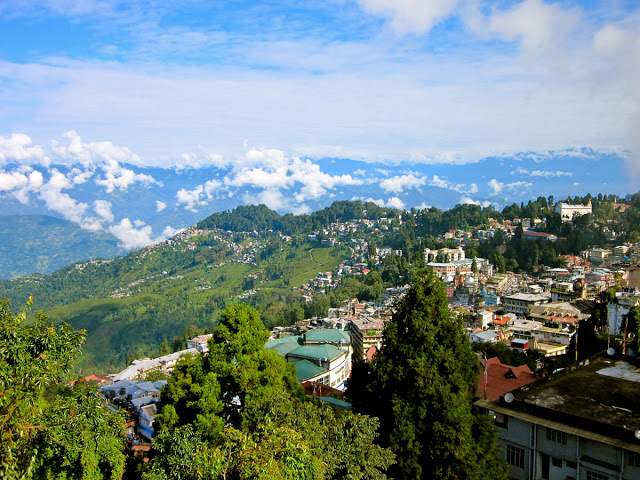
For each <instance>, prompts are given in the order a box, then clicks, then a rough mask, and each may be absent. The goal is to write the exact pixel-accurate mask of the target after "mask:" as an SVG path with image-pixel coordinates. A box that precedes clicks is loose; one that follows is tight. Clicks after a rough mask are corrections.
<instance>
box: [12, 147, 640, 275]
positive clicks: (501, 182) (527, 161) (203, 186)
mask: <svg viewBox="0 0 640 480" xmlns="http://www.w3.org/2000/svg"><path fill="white" fill-rule="evenodd" d="M54 160H55V159H54ZM635 191H637V185H636V184H633V182H632V181H631V179H630V177H629V174H628V171H627V165H626V161H625V158H624V156H623V155H618V154H613V153H606V152H598V151H595V150H592V149H588V148H583V149H569V150H563V151H558V152H543V153H537V152H525V153H520V154H517V155H511V156H506V155H503V156H494V157H489V158H484V159H482V160H480V161H478V162H475V163H466V164H455V163H437V164H424V163H409V162H405V163H399V164H393V165H390V164H384V163H366V162H362V161H357V160H350V159H338V158H325V159H320V160H311V159H301V158H296V157H291V158H290V157H287V156H285V155H284V154H283V153H282V152H279V151H277V150H251V151H249V152H247V153H246V157H245V158H239V159H234V160H233V161H230V160H225V161H222V160H221V161H219V162H217V163H214V164H208V165H205V166H198V167H197V168H196V167H187V168H159V167H141V166H135V165H129V164H125V163H119V162H118V161H117V159H113V158H102V157H95V158H91V159H89V160H87V159H84V160H82V161H80V160H78V161H77V163H74V164H68V163H67V164H55V163H52V164H46V165H43V164H35V163H34V164H31V165H25V164H24V163H20V162H13V163H11V159H8V160H7V161H5V163H4V164H1V163H0V212H7V213H9V212H10V213H12V214H15V215H51V216H55V217H58V218H63V219H65V220H68V221H69V222H72V223H73V224H76V225H79V226H81V227H82V228H83V229H84V230H88V231H93V232H103V233H107V234H110V235H112V236H114V237H116V238H117V240H118V242H117V243H118V245H119V246H120V247H121V248H122V251H130V250H134V249H136V248H140V247H143V246H146V245H149V244H152V243H155V242H158V241H162V240H164V239H166V238H169V237H170V236H171V235H173V234H174V233H175V232H177V231H178V230H180V229H182V228H186V227H188V226H191V225H194V224H195V223H196V222H198V221H199V220H201V219H203V218H205V217H206V216H207V215H210V214H212V213H215V212H223V211H228V210H231V209H233V208H235V207H237V206H238V205H249V204H254V205H257V204H264V205H266V206H268V207H269V208H270V209H272V210H274V211H276V212H278V213H279V214H285V213H289V212H290V213H294V214H303V213H306V214H310V213H311V212H314V211H318V210H320V209H322V208H324V207H327V206H329V205H330V204H331V203H332V202H334V201H336V200H362V201H369V202H373V203H375V204H377V205H379V206H381V207H391V208H398V209H411V208H417V209H423V208H425V207H431V206H434V207H437V208H440V209H449V208H452V207H453V206H455V205H456V204H464V203H474V204H479V205H483V206H489V205H491V206H492V207H494V208H496V209H500V210H501V209H502V208H504V207H505V206H507V205H510V204H512V203H517V204H520V203H521V202H525V203H526V202H527V201H528V200H530V199H535V198H537V197H538V196H544V197H545V198H547V197H550V196H554V197H555V201H558V200H562V199H563V198H566V197H567V196H577V195H579V196H583V195H586V194H587V193H592V194H596V193H608V194H617V195H624V194H627V193H630V192H631V193H634V192H635ZM7 221H8V220H7ZM7 228H9V229H10V230H16V228H17V225H13V226H9V227H7ZM40 228H41V232H44V230H43V229H44V228H46V225H41V226H40ZM53 235H54V236H55V234H53ZM102 238H104V239H107V238H111V239H112V237H109V235H107V236H106V237H102ZM107 243H108V242H107ZM79 245H82V242H80V243H79ZM94 245H95V246H96V247H99V248H97V249H95V250H93V249H89V250H79V251H77V252H73V249H71V248H69V246H68V245H64V243H62V242H59V241H55V240H53V241H52V242H51V247H50V248H51V249H52V250H50V252H51V253H48V254H43V255H40V253H41V252H42V250H40V251H38V250H37V249H36V250H29V251H27V250H25V248H24V245H23V244H22V243H21V242H18V241H16V242H13V241H12V242H11V243H10V246H9V245H5V249H4V255H5V256H6V257H8V258H15V259H26V257H30V258H29V262H31V263H27V264H25V265H24V266H21V267H20V268H16V267H14V266H11V267H8V266H7V265H5V264H3V266H2V269H3V270H4V271H5V272H10V273H5V274H3V276H5V277H7V276H10V275H15V274H19V273H30V271H35V270H41V271H44V272H47V271H51V268H55V267H49V266H48V265H46V264H43V263H42V262H43V261H44V260H43V259H39V257H52V258H54V257H57V256H58V255H61V256H62V255H63V254H62V253H54V247H55V246H59V247H63V248H64V249H65V250H66V252H65V253H64V254H65V255H66V254H72V255H71V256H70V257H64V258H68V259H69V261H75V260H81V259H84V258H88V257H97V256H102V255H105V256H113V255H116V254H118V251H117V250H114V249H111V250H108V249H105V248H102V247H101V246H100V245H101V244H100V242H98V243H95V242H93V241H91V242H88V244H87V246H88V247H93V246H94ZM76 253H77V254H76ZM22 261H26V260H20V262H22ZM61 261H62V260H61ZM12 265H13V264H12ZM56 265H58V266H59V265H60V264H59V263H57V264H56ZM31 269H34V270H31Z"/></svg>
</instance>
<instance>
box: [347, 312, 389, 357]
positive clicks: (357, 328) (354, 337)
mask: <svg viewBox="0 0 640 480" xmlns="http://www.w3.org/2000/svg"><path fill="white" fill-rule="evenodd" d="M385 323H386V322H385V321H383V320H377V319H373V318H370V317H357V318H355V317H354V318H351V319H349V323H348V325H347V327H348V331H349V334H350V335H351V346H352V347H353V358H354V360H356V359H357V360H366V354H367V351H368V350H369V349H370V348H371V347H374V346H375V347H376V348H377V349H378V350H380V348H382V341H383V336H382V331H383V330H384V325H385Z"/></svg>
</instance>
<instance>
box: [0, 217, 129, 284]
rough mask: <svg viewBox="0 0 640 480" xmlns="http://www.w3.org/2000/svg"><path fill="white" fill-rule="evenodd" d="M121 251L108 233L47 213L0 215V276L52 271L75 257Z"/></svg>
mask: <svg viewBox="0 0 640 480" xmlns="http://www.w3.org/2000/svg"><path fill="white" fill-rule="evenodd" d="M17 232H19V234H17ZM17 253H18V254H17ZM120 254H122V250H121V249H120V248H118V241H117V239H116V238H115V237H114V236H113V235H111V234H109V233H105V232H89V231H87V230H83V229H82V228H80V227H79V226H78V225H76V224H75V223H72V222H69V221H67V220H62V219H60V218H55V217H50V216H46V215H7V216H0V278H15V277H19V276H22V275H30V274H32V273H51V272H53V271H55V270H57V269H59V268H62V267H64V266H65V265H68V264H70V263H72V262H75V261H78V260H87V259H90V258H92V257H93V258H97V257H104V258H113V257H115V256H116V255H120Z"/></svg>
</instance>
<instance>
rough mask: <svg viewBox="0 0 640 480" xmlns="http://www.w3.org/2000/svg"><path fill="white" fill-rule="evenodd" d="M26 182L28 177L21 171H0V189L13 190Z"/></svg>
mask: <svg viewBox="0 0 640 480" xmlns="http://www.w3.org/2000/svg"><path fill="white" fill-rule="evenodd" d="M28 182H29V179H28V178H27V176H26V175H25V174H23V173H20V172H17V171H12V172H9V173H7V172H3V171H0V191H3V190H4V191H8V190H14V189H16V188H18V187H23V186H24V185H26V184H27V183H28Z"/></svg>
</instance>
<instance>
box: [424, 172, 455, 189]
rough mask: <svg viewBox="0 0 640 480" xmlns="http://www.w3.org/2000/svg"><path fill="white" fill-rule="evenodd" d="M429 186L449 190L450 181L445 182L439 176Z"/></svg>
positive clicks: (434, 177) (435, 176)
mask: <svg viewBox="0 0 640 480" xmlns="http://www.w3.org/2000/svg"><path fill="white" fill-rule="evenodd" d="M429 185H431V186H432V187H440V188H447V189H448V188H449V186H450V183H449V181H448V180H445V179H444V178H440V177H438V175H434V176H433V179H432V180H431V182H430V183H429Z"/></svg>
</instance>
